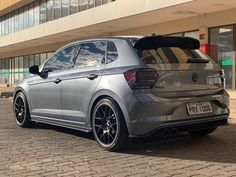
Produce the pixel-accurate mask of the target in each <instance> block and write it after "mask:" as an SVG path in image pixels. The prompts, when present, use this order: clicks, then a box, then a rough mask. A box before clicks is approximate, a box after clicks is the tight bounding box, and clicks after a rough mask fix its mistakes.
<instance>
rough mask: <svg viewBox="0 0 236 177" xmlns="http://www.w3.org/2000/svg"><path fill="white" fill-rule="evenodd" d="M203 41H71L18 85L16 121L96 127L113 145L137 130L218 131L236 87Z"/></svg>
mask: <svg viewBox="0 0 236 177" xmlns="http://www.w3.org/2000/svg"><path fill="white" fill-rule="evenodd" d="M199 47H200V44H199V41H198V40H195V39H193V38H188V37H167V36H159V35H152V36H146V37H135V36H133V37H132V36H131V37H125V36H124V37H101V38H94V39H87V40H83V41H77V42H74V43H70V44H68V45H66V46H64V47H62V48H60V49H59V50H58V51H56V52H55V53H54V55H52V57H50V58H49V59H47V60H46V61H45V62H44V63H43V64H42V65H41V66H32V67H30V69H29V72H30V73H31V74H30V75H29V76H28V77H27V78H26V79H24V80H23V81H22V82H21V83H20V84H19V85H18V86H17V87H16V89H15V93H14V100H13V107H14V113H15V119H16V123H17V124H18V125H19V126H21V127H29V126H32V123H34V122H41V123H46V124H52V125H56V126H62V127H67V128H71V129H76V130H81V131H85V132H91V131H92V132H93V134H94V137H95V139H96V141H97V142H98V144H99V145H100V146H102V147H103V148H105V149H106V150H110V151H117V150H119V149H121V148H124V147H125V146H126V144H127V140H128V138H129V137H143V136H149V135H152V134H154V133H157V134H161V135H163V136H166V137H167V136H173V135H175V134H176V133H177V132H182V131H187V132H189V133H190V134H191V135H194V136H203V135H207V134H210V133H212V132H213V131H214V130H215V129H216V128H217V127H218V126H220V125H226V124H227V123H228V117H229V95H228V93H227V92H226V91H225V89H224V72H223V70H222V69H221V68H220V66H219V65H218V64H216V63H215V62H214V61H213V60H212V59H210V58H209V57H208V56H206V55H205V54H204V53H202V52H201V51H200V50H199Z"/></svg>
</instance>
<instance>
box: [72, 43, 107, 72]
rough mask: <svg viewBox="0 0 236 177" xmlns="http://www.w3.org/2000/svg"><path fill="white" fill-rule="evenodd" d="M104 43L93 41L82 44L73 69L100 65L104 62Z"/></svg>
mask: <svg viewBox="0 0 236 177" xmlns="http://www.w3.org/2000/svg"><path fill="white" fill-rule="evenodd" d="M105 53H106V42H104V41H95V42H88V43H84V44H83V45H82V47H81V49H80V52H79V54H78V56H77V58H76V62H75V66H74V67H75V68H80V67H91V66H97V65H100V64H101V63H103V62H104V61H105Z"/></svg>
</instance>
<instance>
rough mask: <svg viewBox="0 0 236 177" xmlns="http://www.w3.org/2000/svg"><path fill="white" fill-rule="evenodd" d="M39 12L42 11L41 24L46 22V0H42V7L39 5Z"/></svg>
mask: <svg viewBox="0 0 236 177" xmlns="http://www.w3.org/2000/svg"><path fill="white" fill-rule="evenodd" d="M39 12H40V16H39V19H40V24H41V23H45V22H46V21H47V18H46V0H40V7H39Z"/></svg>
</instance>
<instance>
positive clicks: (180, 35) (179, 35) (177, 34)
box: [168, 33, 184, 37]
mask: <svg viewBox="0 0 236 177" xmlns="http://www.w3.org/2000/svg"><path fill="white" fill-rule="evenodd" d="M168 36H177V37H183V36H184V33H175V34H170V35H168Z"/></svg>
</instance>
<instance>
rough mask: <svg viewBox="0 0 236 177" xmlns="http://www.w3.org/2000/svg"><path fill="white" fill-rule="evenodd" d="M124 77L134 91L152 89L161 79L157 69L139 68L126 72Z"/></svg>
mask: <svg viewBox="0 0 236 177" xmlns="http://www.w3.org/2000/svg"><path fill="white" fill-rule="evenodd" d="M124 77H125V79H126V81H127V83H128V85H129V86H130V88H132V89H151V88H153V87H154V85H155V84H156V82H157V80H158V79H159V75H158V73H157V71H156V70H155V69H151V68H137V69H132V70H129V71H126V72H125V73H124Z"/></svg>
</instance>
